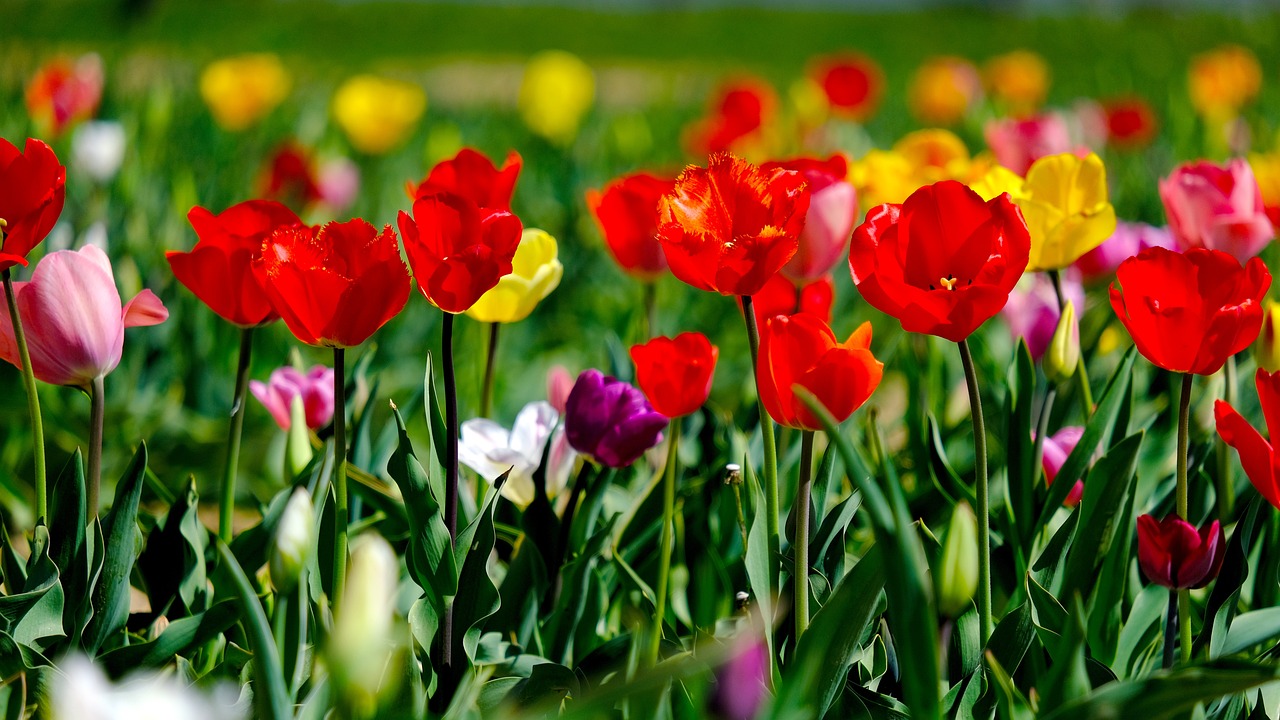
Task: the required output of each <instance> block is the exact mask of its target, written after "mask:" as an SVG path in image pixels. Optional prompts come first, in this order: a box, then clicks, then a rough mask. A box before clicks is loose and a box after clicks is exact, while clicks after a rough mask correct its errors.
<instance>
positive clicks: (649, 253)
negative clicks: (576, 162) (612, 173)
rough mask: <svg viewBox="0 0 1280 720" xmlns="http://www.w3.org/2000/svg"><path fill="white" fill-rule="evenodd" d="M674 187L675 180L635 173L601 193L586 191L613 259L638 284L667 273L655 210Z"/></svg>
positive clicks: (616, 181)
mask: <svg viewBox="0 0 1280 720" xmlns="http://www.w3.org/2000/svg"><path fill="white" fill-rule="evenodd" d="M673 187H675V181H674V180H668V179H665V178H659V177H655V176H653V175H649V174H648V173H636V174H634V175H628V176H626V177H622V178H618V179H617V180H614V181H613V182H611V183H609V184H608V185H607V186H605V189H604V192H603V193H600V192H597V191H595V190H588V191H587V207H589V208H591V213H592V214H593V215H595V216H596V221H597V222H598V223H599V224H600V231H601V232H602V233H604V241H605V244H607V245H608V246H609V252H610V253H612V254H613V259H614V260H616V261H618V265H620V266H622V269H623V270H625V271H627V272H628V273H630V274H632V275H634V276H635V277H637V278H639V279H640V280H646V281H649V280H655V279H657V277H658V276H659V275H661V274H662V273H663V272H665V271H666V269H667V258H666V256H665V255H663V254H662V244H661V243H660V242H658V206H659V204H660V203H661V201H662V196H663V195H666V194H667V193H669V192H671V189H672V188H673Z"/></svg>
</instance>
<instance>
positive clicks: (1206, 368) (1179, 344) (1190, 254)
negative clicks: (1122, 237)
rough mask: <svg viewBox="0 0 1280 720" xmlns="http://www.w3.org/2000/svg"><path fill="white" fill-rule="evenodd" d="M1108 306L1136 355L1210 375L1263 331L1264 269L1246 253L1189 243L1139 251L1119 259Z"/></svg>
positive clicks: (1266, 275) (1178, 369)
mask: <svg viewBox="0 0 1280 720" xmlns="http://www.w3.org/2000/svg"><path fill="white" fill-rule="evenodd" d="M1116 281H1117V282H1118V283H1119V286H1118V287H1117V285H1116V284H1115V283H1112V285H1111V307H1112V308H1113V309H1115V311H1116V315H1118V316H1120V322H1122V323H1124V326H1125V329H1127V330H1128V331H1129V335H1131V336H1132V337H1133V342H1134V344H1135V345H1137V346H1138V352H1140V353H1142V356H1143V357H1145V358H1146V359H1148V360H1150V361H1151V362H1152V364H1154V365H1156V366H1158V367H1162V368H1164V369H1165V370H1169V371H1171V372H1183V373H1195V374H1197V375H1212V374H1213V373H1215V372H1217V371H1218V370H1219V369H1220V368H1221V367H1222V365H1223V364H1224V363H1226V361H1227V358H1228V357H1230V356H1232V355H1235V354H1236V353H1238V352H1240V351H1241V350H1244V349H1245V348H1247V347H1249V344H1250V343H1252V342H1253V341H1254V339H1256V338H1257V337H1258V332H1259V331H1260V330H1261V329H1262V298H1263V297H1265V296H1266V294H1267V288H1269V287H1271V273H1269V272H1267V266H1266V265H1264V264H1263V263H1262V260H1259V259H1258V258H1253V259H1251V260H1249V262H1248V263H1246V264H1245V265H1244V266H1243V267H1241V265H1240V262H1239V261H1238V260H1236V259H1235V258H1234V257H1232V256H1230V255H1228V254H1227V253H1224V252H1221V251H1218V250H1205V249H1203V248H1193V249H1191V250H1188V251H1187V252H1185V253H1176V252H1174V251H1172V250H1166V249H1164V248H1161V247H1153V248H1148V249H1146V250H1143V251H1142V252H1141V253H1138V255H1137V256H1135V257H1131V258H1129V259H1128V260H1125V261H1124V262H1122V263H1120V267H1119V268H1117V269H1116Z"/></svg>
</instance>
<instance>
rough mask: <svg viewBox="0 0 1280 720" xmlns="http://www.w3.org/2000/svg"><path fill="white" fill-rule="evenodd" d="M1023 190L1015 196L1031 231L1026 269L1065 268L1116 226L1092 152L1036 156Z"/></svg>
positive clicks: (1101, 172)
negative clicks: (1029, 254)
mask: <svg viewBox="0 0 1280 720" xmlns="http://www.w3.org/2000/svg"><path fill="white" fill-rule="evenodd" d="M1023 189H1024V191H1025V192H1024V195H1023V196H1022V197H1020V198H1015V199H1014V201H1015V202H1016V203H1017V204H1018V207H1020V208H1022V216H1023V217H1024V218H1026V220H1027V228H1028V229H1029V230H1030V231H1031V257H1030V260H1029V261H1028V262H1027V271H1028V272H1031V271H1035V270H1057V269H1061V268H1064V267H1066V266H1068V265H1070V264H1071V263H1073V262H1075V261H1076V260H1077V259H1078V258H1079V257H1080V256H1081V255H1084V254H1085V253H1087V252H1089V251H1090V250H1092V249H1094V248H1096V247H1098V246H1099V245H1101V244H1102V242H1103V241H1104V240H1106V239H1107V238H1109V237H1111V235H1112V234H1113V233H1114V232H1115V231H1116V211H1115V208H1113V207H1112V206H1111V202H1110V201H1109V200H1108V197H1107V171H1106V168H1104V167H1103V165H1102V160H1101V158H1099V157H1098V156H1097V155H1095V154H1093V153H1089V156H1088V157H1085V158H1080V157H1078V156H1076V155H1074V154H1072V153H1062V154H1060V155H1049V156H1047V157H1043V158H1040V159H1039V160H1037V161H1035V163H1033V164H1032V165H1031V169H1030V170H1028V171H1027V181H1026V184H1025V185H1024V186H1023Z"/></svg>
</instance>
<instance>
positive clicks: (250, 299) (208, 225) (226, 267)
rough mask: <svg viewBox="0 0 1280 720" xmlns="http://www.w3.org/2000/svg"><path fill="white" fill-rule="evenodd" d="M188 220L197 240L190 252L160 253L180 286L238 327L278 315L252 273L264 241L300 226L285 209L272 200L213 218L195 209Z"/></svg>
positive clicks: (243, 205) (251, 203)
mask: <svg viewBox="0 0 1280 720" xmlns="http://www.w3.org/2000/svg"><path fill="white" fill-rule="evenodd" d="M187 221H188V222H190V223H191V227H192V228H194V229H195V231H196V236H197V237H199V238H200V240H199V242H197V243H196V246H195V247H194V248H192V249H191V252H179V251H177V250H170V251H168V252H166V253H165V254H164V256H165V259H166V260H168V261H169V268H170V269H172V270H173V274H174V277H176V278H178V282H180V283H182V284H183V285H185V286H186V287H187V289H188V290H190V291H191V292H193V293H195V296H196V297H198V298H200V301H201V302H203V303H204V304H205V305H208V306H209V309H210V310H212V311H214V312H215V313H217V314H218V315H220V316H221V317H222V318H223V319H224V320H226V321H227V322H230V323H233V324H235V325H239V326H240V327H253V326H255V325H262V324H264V323H269V322H271V321H273V320H275V319H276V318H278V317H280V316H279V314H277V313H276V310H275V308H273V307H272V306H271V301H270V300H269V299H268V298H267V294H266V292H265V291H264V290H263V288H262V283H261V281H260V280H259V278H258V277H257V275H255V274H254V271H253V266H254V263H255V262H257V261H258V260H259V259H260V258H261V257H262V248H263V243H265V242H266V240H267V239H268V238H270V237H271V236H272V234H273V233H274V232H275V231H277V230H280V229H283V228H292V227H303V225H302V221H301V220H299V219H298V216H297V215H294V214H293V211H292V210H290V209H289V208H287V207H285V206H284V205H281V204H280V203H278V202H275V201H272V200H249V201H247V202H242V203H240V204H238V205H232V206H231V207H229V208H227V209H226V210H223V211H222V212H221V213H219V214H217V215H214V214H213V213H211V212H209V211H208V210H206V209H204V208H202V207H199V206H197V207H193V208H191V212H189V213H187Z"/></svg>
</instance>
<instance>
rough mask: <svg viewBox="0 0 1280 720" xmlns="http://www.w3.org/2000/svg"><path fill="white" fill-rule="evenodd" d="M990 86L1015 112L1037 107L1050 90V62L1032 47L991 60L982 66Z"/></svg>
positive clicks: (992, 94) (1032, 109)
mask: <svg viewBox="0 0 1280 720" xmlns="http://www.w3.org/2000/svg"><path fill="white" fill-rule="evenodd" d="M982 75H983V78H984V80H985V81H986V85H987V89H988V91H990V93H991V97H992V99H993V100H995V101H996V102H997V103H1000V104H1002V105H1003V106H1005V107H1006V108H1008V109H1009V111H1010V112H1011V113H1012V114H1014V115H1027V114H1030V113H1032V112H1034V111H1035V110H1036V108H1038V107H1039V106H1040V104H1041V103H1042V102H1044V98H1045V95H1046V94H1047V93H1048V91H1049V65H1048V63H1046V62H1045V61H1044V58H1042V57H1040V56H1039V55H1037V54H1035V53H1033V52H1030V51H1028V50H1014V51H1013V52H1011V53H1006V54H1004V55H999V56H996V57H994V58H992V59H990V60H988V61H987V63H986V65H985V66H984V67H983V69H982Z"/></svg>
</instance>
